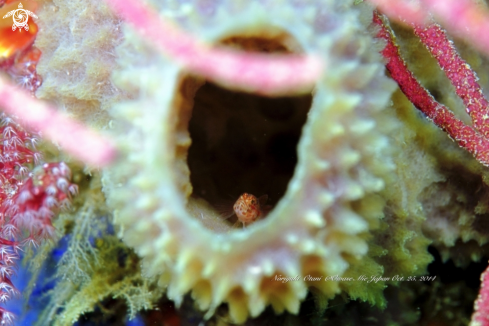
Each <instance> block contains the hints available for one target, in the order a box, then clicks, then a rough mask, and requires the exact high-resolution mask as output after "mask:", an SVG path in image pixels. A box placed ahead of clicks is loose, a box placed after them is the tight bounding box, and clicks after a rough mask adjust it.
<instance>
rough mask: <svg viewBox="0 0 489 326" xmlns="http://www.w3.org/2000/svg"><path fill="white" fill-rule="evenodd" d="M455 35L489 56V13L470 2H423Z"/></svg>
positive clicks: (450, 0) (443, 0) (440, 0)
mask: <svg viewBox="0 0 489 326" xmlns="http://www.w3.org/2000/svg"><path fill="white" fill-rule="evenodd" d="M421 2H422V3H423V5H424V6H425V7H426V9H427V10H429V11H430V12H431V13H433V15H435V17H436V19H438V20H439V21H440V22H441V23H442V25H443V26H444V27H445V28H446V29H447V30H448V31H450V32H451V33H453V35H456V36H458V37H462V38H464V39H467V40H468V41H469V42H470V43H471V44H472V45H473V46H474V47H476V48H478V49H479V50H480V51H482V52H484V53H485V54H489V11H488V10H487V9H485V8H484V7H482V6H477V5H475V4H474V2H473V1H470V0H421Z"/></svg>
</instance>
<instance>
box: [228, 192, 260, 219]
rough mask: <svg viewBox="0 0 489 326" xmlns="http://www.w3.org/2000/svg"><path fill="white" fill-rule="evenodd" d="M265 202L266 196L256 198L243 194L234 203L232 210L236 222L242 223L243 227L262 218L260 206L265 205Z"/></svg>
mask: <svg viewBox="0 0 489 326" xmlns="http://www.w3.org/2000/svg"><path fill="white" fill-rule="evenodd" d="M267 200H268V196H267V195H263V196H261V197H260V198H256V197H255V196H253V195H251V194H248V193H246V192H245V193H243V194H242V195H241V196H239V198H238V200H237V201H236V202H235V203H234V206H233V210H234V213H235V214H236V216H237V217H238V221H239V222H241V223H243V227H244V226H246V225H248V224H251V223H253V222H255V221H256V220H257V219H259V218H262V217H263V216H264V212H263V207H262V206H263V205H265V204H266V202H267Z"/></svg>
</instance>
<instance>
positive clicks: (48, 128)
mask: <svg viewBox="0 0 489 326" xmlns="http://www.w3.org/2000/svg"><path fill="white" fill-rule="evenodd" d="M0 107H1V108H2V110H4V111H5V112H7V113H8V114H10V115H15V116H17V117H18V118H20V119H21V120H22V123H23V124H24V125H26V126H27V127H28V128H30V129H31V130H35V131H40V132H41V133H42V134H43V136H46V137H47V138H48V139H50V140H51V141H53V142H55V143H57V144H59V145H60V146H61V148H63V149H64V150H66V151H67V152H68V153H70V154H72V155H73V156H75V157H76V158H78V159H80V160H82V161H83V162H85V163H87V164H90V165H94V166H104V165H107V164H109V163H111V162H112V161H113V160H114V158H115V157H116V153H117V151H116V148H115V146H114V145H113V144H112V142H111V141H109V140H108V139H106V138H104V137H102V136H101V135H99V134H97V133H95V132H94V131H92V130H89V129H87V128H86V127H84V126H83V125H82V124H80V123H78V122H76V121H73V120H72V119H70V118H68V117H66V116H63V115H61V114H60V113H58V112H57V111H56V109H54V108H52V107H50V106H49V105H47V104H45V103H43V102H40V101H37V100H35V99H34V98H32V97H31V96H30V95H28V94H27V93H25V92H24V91H22V90H19V89H18V88H16V87H15V86H12V85H10V84H9V83H8V82H6V81H5V80H4V79H2V78H0Z"/></svg>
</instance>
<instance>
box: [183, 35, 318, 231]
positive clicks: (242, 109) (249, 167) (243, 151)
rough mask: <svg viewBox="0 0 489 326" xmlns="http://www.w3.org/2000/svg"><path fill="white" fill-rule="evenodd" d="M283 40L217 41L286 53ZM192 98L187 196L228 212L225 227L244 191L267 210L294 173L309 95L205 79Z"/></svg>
mask: <svg viewBox="0 0 489 326" xmlns="http://www.w3.org/2000/svg"><path fill="white" fill-rule="evenodd" d="M285 39H286V37H285V36H283V35H282V36H281V37H278V38H274V39H266V38H259V37H243V38H240V37H231V38H228V39H226V40H224V41H223V42H222V43H223V44H225V45H227V46H233V47H236V48H240V49H242V50H245V51H258V52H274V53H277V52H291V50H289V49H288V47H287V46H286V45H284V44H286V43H288V44H291V42H286V41H284V40H285ZM188 78H192V77H188ZM193 100H194V104H193V109H192V118H191V119H190V122H189V127H188V130H189V133H190V137H191V139H192V145H191V146H190V148H189V151H188V157H187V163H188V166H189V169H190V181H191V184H192V187H193V193H192V197H193V198H200V199H204V200H205V201H207V202H208V203H209V204H210V205H211V206H212V207H213V208H214V209H215V210H216V211H217V212H218V213H219V214H221V215H222V216H223V217H224V216H229V215H230V214H231V217H230V218H229V219H228V220H227V222H226V223H228V224H230V225H233V224H235V222H236V221H237V217H236V215H234V216H233V215H232V213H233V204H234V202H235V201H236V200H237V199H238V198H239V196H240V195H241V194H243V193H249V194H252V195H254V196H256V197H257V198H259V197H260V196H263V195H267V196H268V201H267V203H266V205H267V206H268V207H267V209H268V210H270V209H271V208H272V207H273V206H274V205H276V203H277V202H278V201H279V200H280V199H281V197H282V196H283V195H284V194H285V191H286V189H287V185H288V183H289V181H290V179H291V178H292V175H293V173H294V169H295V166H296V164H297V144H298V142H299V138H300V136H301V131H302V127H303V126H304V124H305V122H306V120H307V113H308V111H309V108H310V106H311V102H312V95H310V94H308V95H304V96H283V97H275V98H271V97H264V96H260V95H256V94H250V93H242V92H236V91H231V90H228V89H224V88H222V87H220V86H217V85H215V84H213V83H211V82H206V83H205V84H204V85H203V86H201V87H200V88H199V90H198V91H197V93H196V94H195V97H194V99H193ZM193 215H196V216H198V215H200V217H201V218H202V217H204V218H205V216H203V215H205V214H193ZM239 225H240V227H241V224H239Z"/></svg>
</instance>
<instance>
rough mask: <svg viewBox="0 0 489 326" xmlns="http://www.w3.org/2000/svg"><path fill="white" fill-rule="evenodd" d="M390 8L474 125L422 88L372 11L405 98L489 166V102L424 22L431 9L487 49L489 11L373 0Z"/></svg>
mask: <svg viewBox="0 0 489 326" xmlns="http://www.w3.org/2000/svg"><path fill="white" fill-rule="evenodd" d="M370 2H372V3H374V4H376V5H378V6H379V7H380V8H381V9H382V10H384V11H385V12H386V13H388V14H390V15H391V16H393V17H394V18H396V19H401V20H406V21H408V22H410V23H411V24H413V27H414V31H415V34H416V35H417V36H418V37H419V38H420V40H421V41H422V42H423V44H424V45H425V46H426V48H427V49H428V51H429V52H430V53H431V55H432V56H433V57H434V58H435V59H436V60H437V61H438V64H439V65H440V67H441V69H442V70H443V71H444V72H445V74H446V75H447V77H448V79H449V80H450V82H451V83H452V84H453V86H454V87H455V89H456V93H457V95H458V96H459V97H460V98H461V99H462V101H463V103H464V105H465V106H466V111H467V113H468V114H469V116H470V118H471V120H472V122H473V127H471V126H467V125H465V124H464V123H463V122H462V121H460V120H459V119H457V118H456V117H455V115H454V114H453V113H452V112H451V111H450V110H449V109H448V108H446V107H445V106H443V105H441V104H440V103H438V102H436V101H435V99H434V98H433V97H432V96H431V95H430V94H429V93H428V91H427V90H426V89H424V88H423V87H422V86H421V85H420V84H419V82H418V81H417V80H416V78H415V77H414V75H413V74H412V73H411V72H410V71H409V69H408V68H407V66H406V64H405V63H404V61H403V60H402V58H401V56H400V54H399V49H398V47H397V45H396V44H395V39H394V36H393V33H392V31H391V30H390V28H389V27H388V24H387V22H386V20H387V19H386V18H385V17H382V16H381V15H380V14H378V13H374V19H373V21H374V23H375V24H376V25H378V26H379V27H380V31H379V33H378V35H377V36H378V37H379V38H381V39H384V40H385V41H387V45H386V47H385V49H384V50H383V51H382V52H381V53H382V55H383V56H384V57H385V58H386V59H387V60H388V62H387V65H386V67H387V69H388V70H389V72H390V73H391V76H392V78H393V79H394V80H395V81H396V82H397V83H398V84H399V87H400V88H401V90H402V91H403V92H404V94H405V95H406V96H407V98H408V99H409V100H410V101H411V102H412V103H413V104H414V105H415V106H416V108H418V109H419V110H420V111H422V112H423V113H424V114H426V115H427V116H428V118H430V119H431V120H432V121H433V122H434V123H435V124H436V125H437V126H439V127H440V128H442V129H443V130H444V131H446V132H447V133H448V135H449V136H450V137H451V138H452V139H454V140H455V141H456V142H457V143H458V144H459V145H460V146H461V147H463V148H465V149H466V150H467V151H469V152H470V153H471V154H472V155H474V157H475V158H476V159H477V160H478V161H479V162H481V163H482V164H484V165H486V166H489V138H488V136H489V124H488V119H489V102H488V101H487V99H486V98H485V97H484V95H483V93H482V90H481V88H480V86H479V84H478V83H477V80H478V79H477V76H476V75H475V73H474V72H473V71H472V70H471V69H470V67H469V65H468V64H467V63H466V62H465V61H464V60H463V59H462V58H461V57H460V56H459V55H458V53H457V51H456V49H455V48H454V46H453V44H452V42H451V41H450V40H449V39H448V37H447V36H446V34H445V31H444V30H443V29H442V28H441V26H440V25H438V24H436V23H433V22H431V21H429V22H428V23H427V26H423V25H421V24H423V23H426V21H428V13H431V14H433V15H434V16H435V18H438V19H440V21H441V22H443V23H445V25H446V27H447V29H449V30H450V31H452V32H453V33H454V34H455V35H458V36H463V37H465V38H466V39H467V40H469V41H470V42H471V43H472V45H474V46H475V47H477V48H479V49H480V50H481V51H483V52H485V53H486V54H488V53H489V39H488V36H487V35H488V31H489V23H488V21H489V12H488V11H487V10H484V9H481V8H477V7H476V6H475V5H474V3H473V2H471V1H469V0H461V1H458V0H457V1H454V0H444V1H439V0H420V2H417V3H415V4H413V3H412V2H410V3H408V2H405V1H399V2H395V3H393V4H392V5H391V2H387V1H383V0H370ZM487 274H488V271H486V272H485V273H484V274H483V275H482V284H481V290H480V294H479V299H478V300H477V302H476V304H475V313H474V315H473V316H472V321H471V325H472V326H476V325H478V326H488V325H489V318H488V315H489V299H488V298H489V294H488V293H489V281H488V276H487Z"/></svg>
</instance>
